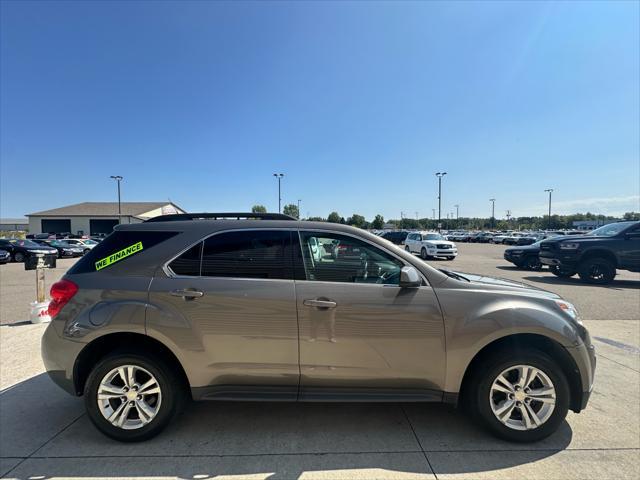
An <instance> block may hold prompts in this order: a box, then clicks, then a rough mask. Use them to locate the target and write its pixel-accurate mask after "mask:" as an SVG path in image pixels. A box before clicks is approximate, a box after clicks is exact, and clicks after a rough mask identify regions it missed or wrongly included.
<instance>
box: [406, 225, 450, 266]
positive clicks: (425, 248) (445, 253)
mask: <svg viewBox="0 0 640 480" xmlns="http://www.w3.org/2000/svg"><path fill="white" fill-rule="evenodd" d="M404 244H405V247H404V248H405V250H406V251H407V252H409V253H419V254H420V258H422V259H423V260H428V259H430V258H436V257H442V258H446V259H447V260H453V259H454V258H456V256H457V255H458V248H457V247H456V244H455V243H453V242H450V241H448V240H445V238H444V237H443V236H442V235H440V234H439V233H438V232H413V233H410V234H409V235H407V239H406V240H405V241H404Z"/></svg>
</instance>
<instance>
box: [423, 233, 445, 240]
mask: <svg viewBox="0 0 640 480" xmlns="http://www.w3.org/2000/svg"><path fill="white" fill-rule="evenodd" d="M422 239H423V240H444V237H443V236H442V235H440V234H439V233H427V234H426V235H423V236H422Z"/></svg>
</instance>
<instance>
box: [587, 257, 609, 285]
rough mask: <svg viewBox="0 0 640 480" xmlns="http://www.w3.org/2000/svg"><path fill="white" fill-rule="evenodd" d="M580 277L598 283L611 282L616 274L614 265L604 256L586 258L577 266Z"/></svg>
mask: <svg viewBox="0 0 640 480" xmlns="http://www.w3.org/2000/svg"><path fill="white" fill-rule="evenodd" d="M578 275H580V279H581V280H583V281H585V282H589V283H595V284H599V285H604V284H607V283H611V281H612V280H613V279H614V278H615V276H616V267H615V265H614V264H613V263H611V261H609V260H607V259H606V258H599V257H597V258H588V259H586V260H583V261H582V262H581V263H580V266H579V268H578Z"/></svg>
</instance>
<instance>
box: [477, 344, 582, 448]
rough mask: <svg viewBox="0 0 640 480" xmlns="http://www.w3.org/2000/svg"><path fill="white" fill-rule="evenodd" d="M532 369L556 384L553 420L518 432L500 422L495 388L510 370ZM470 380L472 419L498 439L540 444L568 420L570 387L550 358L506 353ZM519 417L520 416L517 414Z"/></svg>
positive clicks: (480, 368) (526, 352)
mask: <svg viewBox="0 0 640 480" xmlns="http://www.w3.org/2000/svg"><path fill="white" fill-rule="evenodd" d="M516 365H529V366H532V367H535V368H537V369H539V370H541V371H542V372H543V373H544V374H545V375H547V376H548V377H549V378H550V379H551V381H552V382H553V386H554V388H555V393H556V399H555V405H554V409H553V412H552V413H551V416H550V417H549V418H548V419H547V420H546V422H545V423H543V424H542V425H541V426H539V427H537V428H534V429H531V430H515V429H512V428H510V427H508V426H506V425H504V424H503V423H502V422H500V420H498V419H497V418H496V416H495V415H494V413H493V411H492V410H491V405H490V395H491V385H492V384H493V382H494V380H495V379H496V378H497V377H498V375H500V373H502V372H503V371H504V370H506V369H508V368H509V367H513V366H516ZM474 372H475V373H474V374H473V375H472V376H471V378H470V379H469V385H467V387H468V388H466V392H468V393H469V394H468V395H467V398H466V405H467V406H468V409H469V412H470V413H471V415H472V418H474V419H475V420H477V421H479V422H480V423H481V424H482V425H483V426H484V427H486V428H488V429H489V431H490V432H491V433H493V434H494V435H495V436H497V437H499V438H502V439H504V440H508V441H512V442H522V443H528V442H537V441H539V440H542V439H543V438H546V437H548V436H549V435H551V434H552V433H554V432H555V431H556V430H557V429H558V427H560V424H561V423H562V422H563V421H564V419H565V417H566V416H567V411H568V409H569V398H570V393H569V383H568V381H567V378H566V376H565V374H564V372H563V371H562V368H560V366H559V365H558V364H557V363H556V362H555V361H554V360H553V359H552V358H551V357H549V356H548V355H546V354H545V353H543V352H541V351H539V350H535V349H521V350H511V349H505V350H502V351H500V352H496V353H495V354H493V355H491V356H490V357H487V358H486V359H484V360H483V361H482V363H481V364H480V365H478V366H477V368H475V369H474ZM516 415H517V414H516Z"/></svg>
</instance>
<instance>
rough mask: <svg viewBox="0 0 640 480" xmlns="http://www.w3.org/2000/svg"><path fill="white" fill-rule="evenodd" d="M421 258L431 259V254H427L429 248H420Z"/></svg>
mask: <svg viewBox="0 0 640 480" xmlns="http://www.w3.org/2000/svg"><path fill="white" fill-rule="evenodd" d="M420 258H421V259H423V260H429V258H431V257H429V255H427V249H426V248H424V247H422V250H420Z"/></svg>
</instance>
